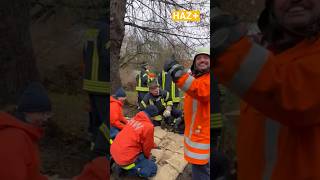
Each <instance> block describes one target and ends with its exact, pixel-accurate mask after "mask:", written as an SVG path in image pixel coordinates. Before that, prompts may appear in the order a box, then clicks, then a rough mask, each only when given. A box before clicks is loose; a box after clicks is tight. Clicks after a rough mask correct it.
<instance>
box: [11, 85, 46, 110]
mask: <svg viewBox="0 0 320 180" xmlns="http://www.w3.org/2000/svg"><path fill="white" fill-rule="evenodd" d="M17 110H18V111H19V112H46V111H51V102H50V99H49V97H48V94H47V92H46V90H45V89H44V87H43V86H42V85H41V84H40V83H39V82H32V83H31V84H29V85H28V86H27V88H26V89H25V90H24V92H23V93H22V95H21V97H20V99H19V101H18V108H17Z"/></svg>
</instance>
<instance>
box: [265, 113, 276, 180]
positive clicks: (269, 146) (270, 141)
mask: <svg viewBox="0 0 320 180" xmlns="http://www.w3.org/2000/svg"><path fill="white" fill-rule="evenodd" d="M265 126H266V127H265V146H264V151H265V157H264V158H265V162H266V164H265V169H264V173H263V176H264V177H263V179H264V180H270V179H271V175H272V172H273V168H274V166H275V164H276V159H277V147H278V138H279V137H278V136H279V130H280V124H279V123H278V122H276V121H274V120H272V119H266V122H265Z"/></svg>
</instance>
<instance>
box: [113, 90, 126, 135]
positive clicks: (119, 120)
mask: <svg viewBox="0 0 320 180" xmlns="http://www.w3.org/2000/svg"><path fill="white" fill-rule="evenodd" d="M126 99H127V95H126V92H125V91H124V90H123V88H119V89H118V90H117V91H116V93H115V94H114V95H113V96H111V97H110V137H111V139H114V138H115V137H116V135H117V134H118V133H119V131H121V129H123V128H124V126H125V125H126V124H127V123H128V121H127V119H126V118H125V117H124V116H123V112H122V106H123V104H124V101H125V100H126Z"/></svg>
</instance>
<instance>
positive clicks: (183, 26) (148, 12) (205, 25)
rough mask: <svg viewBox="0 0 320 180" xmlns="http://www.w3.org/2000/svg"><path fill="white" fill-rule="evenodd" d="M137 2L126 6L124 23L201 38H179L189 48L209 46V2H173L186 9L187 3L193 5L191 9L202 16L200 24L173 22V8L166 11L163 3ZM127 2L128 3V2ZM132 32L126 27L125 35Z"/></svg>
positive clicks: (141, 0)
mask: <svg viewBox="0 0 320 180" xmlns="http://www.w3.org/2000/svg"><path fill="white" fill-rule="evenodd" d="M139 1H140V2H139ZM139 1H137V0H132V5H127V13H126V18H125V21H127V22H134V23H135V24H137V25H140V26H148V27H153V28H157V29H159V30H164V29H166V31H167V32H169V33H175V34H180V35H185V36H191V37H196V38H203V39H192V38H187V37H180V39H181V40H182V41H183V42H184V43H186V44H188V45H189V46H191V45H192V44H198V45H199V46H202V45H200V44H201V43H202V44H204V46H208V47H209V45H210V35H209V33H210V29H209V27H210V25H209V21H210V1H209V0H192V1H186V0H175V2H177V3H179V4H181V5H182V6H185V7H186V4H187V3H189V2H191V3H195V4H192V8H191V9H192V10H200V13H201V15H202V18H201V22H200V23H195V22H193V23H190V22H178V23H177V22H173V21H172V19H171V11H172V10H175V9H176V8H174V7H173V6H170V9H168V8H167V9H166V8H165V5H164V4H163V3H160V4H161V5H159V3H158V1H157V0H139ZM128 2H129V3H130V0H129V1H128ZM153 2H157V4H156V5H155V4H154V5H153V7H152V4H153ZM168 2H171V1H168ZM199 4H201V5H199ZM188 8H190V6H188ZM177 9H178V10H179V9H182V8H177ZM165 12H166V13H165ZM159 15H161V16H159ZM133 16H135V18H136V19H133V18H132V17H133ZM137 19H139V20H137ZM145 21H149V23H148V25H146V24H147V22H145ZM151 21H155V22H154V23H153V22H151ZM177 27H178V29H177ZM168 29H170V30H168ZM133 32H134V31H133V28H132V27H130V26H126V35H128V34H131V33H133ZM168 36H170V35H168ZM170 37H172V36H170ZM174 39H175V40H178V39H177V38H174ZM179 41H180V40H179ZM192 48H194V49H195V48H197V47H194V45H192Z"/></svg>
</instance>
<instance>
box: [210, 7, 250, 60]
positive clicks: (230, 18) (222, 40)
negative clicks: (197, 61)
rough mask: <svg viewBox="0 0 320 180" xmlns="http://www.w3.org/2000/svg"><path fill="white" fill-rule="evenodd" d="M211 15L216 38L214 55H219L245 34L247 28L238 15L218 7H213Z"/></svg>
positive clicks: (213, 46)
mask: <svg viewBox="0 0 320 180" xmlns="http://www.w3.org/2000/svg"><path fill="white" fill-rule="evenodd" d="M211 16H212V17H211V22H210V23H211V24H212V25H213V28H212V29H213V31H212V32H213V34H212V37H214V39H215V40H214V41H213V45H212V46H211V47H212V48H214V51H215V54H214V56H218V55H219V54H221V53H222V52H224V50H225V49H227V48H228V47H229V46H231V45H232V44H233V43H234V42H237V41H238V40H240V39H241V38H242V37H243V36H245V34H246V33H247V28H246V26H245V25H244V24H242V23H240V21H239V19H238V17H236V16H234V15H231V14H228V13H226V12H224V11H222V10H221V9H220V8H218V7H215V8H214V9H213V13H212V14H211Z"/></svg>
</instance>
